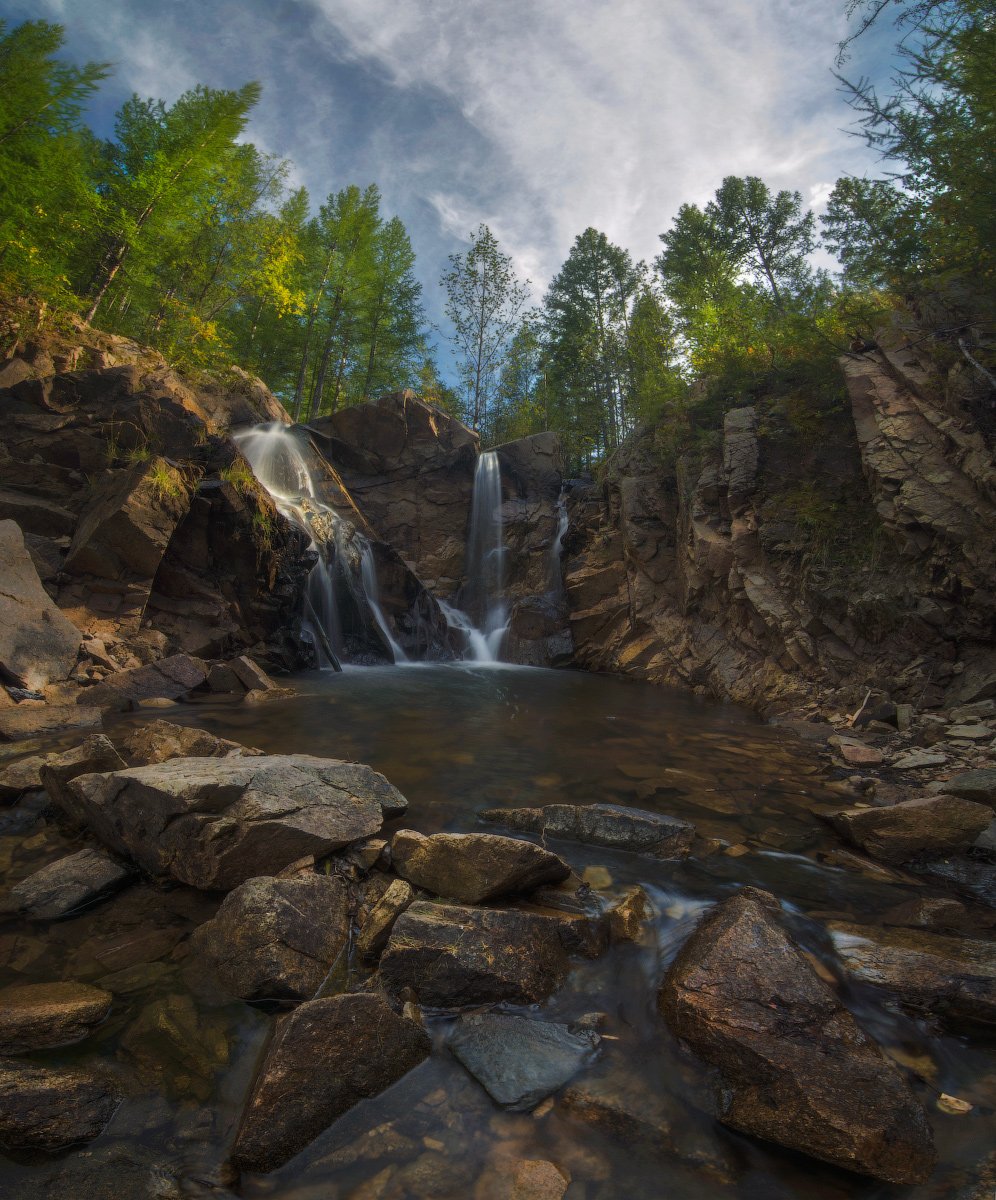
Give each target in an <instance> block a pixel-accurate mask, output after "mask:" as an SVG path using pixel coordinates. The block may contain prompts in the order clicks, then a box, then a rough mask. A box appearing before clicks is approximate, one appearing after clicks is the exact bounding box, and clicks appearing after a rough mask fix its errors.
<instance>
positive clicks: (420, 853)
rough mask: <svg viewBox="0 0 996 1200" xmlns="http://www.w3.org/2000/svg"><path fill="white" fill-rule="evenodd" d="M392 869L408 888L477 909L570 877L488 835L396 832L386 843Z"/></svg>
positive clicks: (527, 847) (553, 860)
mask: <svg viewBox="0 0 996 1200" xmlns="http://www.w3.org/2000/svg"><path fill="white" fill-rule="evenodd" d="M391 863H392V865H393V867H394V870H395V871H396V872H397V873H398V874H399V875H400V876H401V877H402V879H407V880H408V882H409V883H413V884H415V886H416V887H421V888H425V890H426V891H428V892H433V893H435V895H437V896H445V897H447V898H448V899H451V900H458V901H460V902H461V903H462V904H481V903H483V902H484V901H485V900H494V899H496V898H497V897H498V896H506V895H509V894H510V893H514V892H529V891H532V890H533V888H537V887H539V886H540V884H543V883H559V882H560V880H562V879H566V878H567V876H568V875H570V873H571V869H570V867H569V866H568V865H567V863H565V862H564V861H563V860H562V859H559V858H558V857H557V856H556V854H550V853H549V852H548V851H546V850H543V849H541V848H540V847H539V846H534V845H533V843H532V842H524V841H521V840H520V839H518V838H510V837H502V836H501V835H500V834H493V833H436V834H433V835H432V836H431V837H423V835H422V834H420V833H416V832H415V831H414V830H412V829H399V830H398V832H397V833H396V834H395V835H394V838H393V840H392V842H391Z"/></svg>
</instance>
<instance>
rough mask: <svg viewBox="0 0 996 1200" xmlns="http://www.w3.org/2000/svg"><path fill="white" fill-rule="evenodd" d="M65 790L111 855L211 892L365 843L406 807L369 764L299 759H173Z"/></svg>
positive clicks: (286, 756) (84, 780)
mask: <svg viewBox="0 0 996 1200" xmlns="http://www.w3.org/2000/svg"><path fill="white" fill-rule="evenodd" d="M69 790H70V792H71V794H72V797H73V806H74V809H75V810H76V811H77V813H78V814H79V815H80V816H81V817H82V818H83V819H84V820H85V821H86V823H87V824H88V825H89V826H90V828H91V829H92V830H93V831H94V833H95V834H96V835H97V836H98V837H99V838H100V839H101V840H102V841H103V842H104V843H105V844H106V845H108V846H109V847H110V848H111V849H114V850H117V851H119V852H120V853H123V854H127V855H129V856H130V857H131V858H133V859H134V860H135V862H137V863H138V864H139V866H141V867H143V868H144V869H145V870H147V871H150V872H152V873H153V874H159V875H169V876H171V877H172V878H174V879H177V880H179V882H181V883H187V884H190V886H192V887H197V888H205V889H219V890H228V889H230V888H233V887H236V886H237V885H238V884H240V883H243V882H244V881H245V880H246V879H252V878H254V877H255V876H258V875H269V874H274V873H276V872H278V871H280V870H282V869H283V868H284V867H286V866H288V865H289V864H290V863H292V862H295V861H296V860H297V859H299V858H303V857H304V856H306V855H308V854H313V855H315V856H316V857H317V856H320V855H323V854H328V853H329V852H330V851H332V850H338V849H339V848H340V847H342V846H345V845H348V844H349V843H350V842H353V841H356V840H358V839H359V838H363V837H367V836H369V835H370V834H372V833H375V832H376V831H377V830H378V829H380V827H381V825H382V823H383V819H384V817H385V816H390V815H393V814H396V813H399V812H403V811H404V810H405V808H406V807H407V804H408V802H407V801H406V800H405V798H404V796H402V795H401V793H400V792H399V791H398V790H397V788H395V787H392V785H391V784H390V783H388V781H387V780H386V779H385V778H384V776H383V775H379V774H378V773H377V772H376V771H372V770H371V769H370V768H369V767H365V766H361V765H359V764H357V763H347V762H340V761H338V760H337V759H329V758H314V757H312V756H311V755H308V754H281V755H264V756H261V757H259V758H255V757H250V758H243V757H238V758H174V759H170V760H169V761H168V762H163V763H156V764H154V765H151V766H147V767H132V768H130V769H128V770H125V771H115V772H112V773H110V774H96V775H84V776H81V777H80V778H78V779H74V780H73V781H72V782H71V783H70V784H69Z"/></svg>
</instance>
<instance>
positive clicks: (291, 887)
mask: <svg viewBox="0 0 996 1200" xmlns="http://www.w3.org/2000/svg"><path fill="white" fill-rule="evenodd" d="M348 936H349V893H348V889H347V885H346V883H345V881H344V880H342V879H338V878H332V877H329V876H325V875H316V874H314V873H312V874H310V875H299V876H297V877H295V878H293V879H272V878H268V877H263V878H259V879H248V880H246V882H245V883H243V884H241V885H240V886H239V887H237V888H236V889H235V891H233V892H230V893H229V894H228V895H227V896H226V897H225V899H224V901H223V902H222V905H221V908H219V909H218V912H217V914H216V916H215V917H214V918H213V919H212V920H210V921H208V922H207V923H206V924H204V925H201V926H200V927H199V928H198V929H195V930H194V932H193V934H192V935H191V938H190V948H191V951H192V953H193V955H194V959H195V965H194V969H195V971H196V972H197V974H198V976H200V975H201V973H202V972H204V971H206V972H207V973H208V974H209V976H210V977H211V978H212V981H217V983H218V984H220V986H221V987H222V988H223V989H224V990H225V991H226V992H228V993H230V994H231V995H233V996H238V997H239V999H240V1000H310V999H311V997H312V996H314V994H315V993H316V992H317V991H318V989H319V987H321V985H322V982H323V981H324V979H325V977H326V976H327V975H328V973H329V968H330V967H331V966H332V964H333V963H334V962H335V960H336V959H337V958H338V956H339V954H340V953H341V951H342V949H343V947H344V946H345V944H346V939H347V937H348Z"/></svg>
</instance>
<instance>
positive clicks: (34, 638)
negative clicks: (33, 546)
mask: <svg viewBox="0 0 996 1200" xmlns="http://www.w3.org/2000/svg"><path fill="white" fill-rule="evenodd" d="M0 578H2V579H3V587H2V589H0V675H2V676H3V678H4V680H5V681H6V682H7V683H13V684H15V685H16V686H17V687H21V688H32V689H33V688H41V687H44V685H45V684H47V683H52V682H55V681H58V680H61V679H66V678H67V677H68V675H69V672H70V671H71V670H72V669H73V667H74V666H75V665H76V658H77V655H78V653H79V648H80V643H81V642H82V640H83V635H82V634H81V633H80V631H79V630H78V629H77V628H76V626H75V625H74V624H73V623H72V621H70V620H69V618H68V617H66V616H65V615H64V614H63V613H62V612H61V610H60V609H59V608H57V607H56V605H55V604H54V603H53V602H52V599H51V597H50V596H49V594H48V593H47V592H46V591H45V589H44V588H43V587H42V583H41V580H40V579H39V578H38V572H37V571H36V570H35V565H34V563H33V562H32V560H31V555H30V554H29V553H28V550H27V547H26V546H25V544H24V535H23V533H22V532H21V529H20V527H19V526H18V524H17V523H16V522H15V521H9V520H8V521H0Z"/></svg>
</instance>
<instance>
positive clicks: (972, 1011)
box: [827, 921, 996, 1027]
mask: <svg viewBox="0 0 996 1200" xmlns="http://www.w3.org/2000/svg"><path fill="white" fill-rule="evenodd" d="M827 928H828V929H829V930H830V933H831V935H832V937H833V943H834V949H835V950H836V951H837V954H838V956H839V957H840V960H841V961H842V962H843V964H844V966H845V967H846V968H847V970H848V971H849V972H850V973H851V974H852V975H853V976H854V977H855V978H856V979H859V980H861V982H862V983H867V984H871V985H872V986H873V987H879V988H884V989H885V990H887V991H889V992H892V993H893V994H894V995H895V996H897V997H898V999H899V1002H900V1003H901V1004H902V1005H903V1007H904V1008H908V1009H910V1010H912V1011H913V1012H915V1013H931V1014H933V1015H935V1016H938V1017H940V1018H942V1019H943V1020H944V1021H945V1022H946V1023H947V1024H950V1025H954V1026H962V1025H965V1026H969V1027H971V1026H979V1025H986V1026H993V1025H996V942H991V941H980V940H976V939H974V938H965V937H947V936H945V935H943V934H938V933H930V932H926V931H924V930H920V929H898V928H890V929H878V928H875V929H871V928H869V927H868V926H865V925H851V924H846V923H844V922H837V921H834V922H831V923H830V924H828V926H827Z"/></svg>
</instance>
